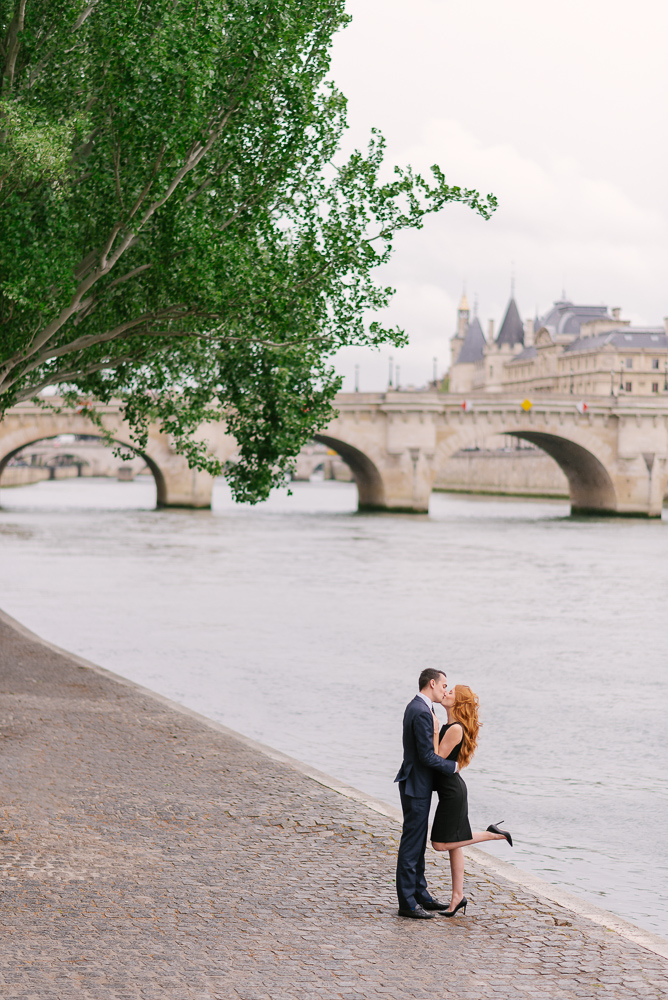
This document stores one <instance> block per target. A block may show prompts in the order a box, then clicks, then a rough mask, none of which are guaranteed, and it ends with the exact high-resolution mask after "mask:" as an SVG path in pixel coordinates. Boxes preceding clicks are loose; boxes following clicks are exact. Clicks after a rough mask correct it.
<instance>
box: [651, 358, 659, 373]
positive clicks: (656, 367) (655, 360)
mask: <svg viewBox="0 0 668 1000" xmlns="http://www.w3.org/2000/svg"><path fill="white" fill-rule="evenodd" d="M652 369H653V371H655V372H658V370H659V359H658V358H652Z"/></svg>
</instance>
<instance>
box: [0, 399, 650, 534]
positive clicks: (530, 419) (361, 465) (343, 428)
mask: <svg viewBox="0 0 668 1000" xmlns="http://www.w3.org/2000/svg"><path fill="white" fill-rule="evenodd" d="M335 405H336V408H337V410H338V415H337V416H336V417H335V418H334V419H333V420H332V421H331V423H330V424H329V425H328V426H327V427H326V428H325V429H324V430H323V431H322V432H321V433H320V434H317V435H316V440H318V441H321V442H323V443H324V444H326V445H328V446H329V447H330V448H332V449H334V450H335V451H337V452H338V453H339V455H341V457H342V458H343V459H344V460H345V461H346V462H347V463H348V465H349V466H350V469H351V471H352V473H353V476H354V478H355V481H356V483H357V487H358V493H359V506H360V509H361V510H395V511H426V510H427V509H428V506H429V498H430V495H431V491H432V486H433V484H434V481H435V479H436V476H437V473H438V471H439V468H440V467H441V466H442V464H443V463H445V462H446V461H447V459H448V458H450V456H451V455H453V454H454V453H455V452H456V451H459V449H460V448H471V447H475V446H477V445H478V444H479V443H480V442H481V441H482V440H484V438H486V437H491V436H493V435H498V434H507V435H510V436H512V437H515V438H521V439H523V440H525V441H530V442H531V443H533V444H534V445H536V446H537V447H539V448H542V449H543V451H545V452H547V454H548V455H551V457H552V458H553V459H554V460H555V461H556V462H557V463H558V464H559V465H560V467H561V468H562V470H563V471H564V473H565V475H566V477H567V479H568V483H569V487H570V499H571V508H572V510H573V512H574V513H595V514H618V515H641V516H646V517H660V516H661V508H662V504H663V497H664V494H665V492H666V488H667V486H668V469H667V461H666V460H667V458H668V399H663V398H662V397H659V398H641V399H631V398H624V397H622V398H617V397H610V398H609V399H608V398H603V397H593V399H592V401H591V402H590V403H588V407H587V409H586V411H585V412H582V413H581V412H579V409H578V406H577V401H576V400H574V398H573V396H565V397H560V398H557V397H553V396H550V398H549V399H547V398H546V399H541V398H540V397H537V398H535V399H534V400H533V403H532V406H531V408H530V409H528V410H525V409H523V407H522V400H521V399H520V398H517V397H515V398H510V397H507V396H501V395H491V394H484V395H483V394H480V395H470V396H468V397H467V398H466V400H464V399H463V398H461V397H457V396H451V395H443V394H440V393H437V392H433V391H432V392H404V391H396V392H395V391H389V392H384V393H339V394H338V396H337V397H336V404H335ZM580 408H581V407H580ZM99 412H101V414H102V417H103V421H104V424H105V426H106V427H107V428H108V429H109V430H110V431H111V433H112V435H113V436H114V438H115V439H116V440H117V441H119V442H120V443H122V444H126V445H128V446H129V447H132V445H131V441H130V434H129V428H128V426H127V425H126V424H124V423H123V421H122V420H121V415H120V410H119V407H118V406H116V405H113V404H111V405H109V406H102V407H100V408H99ZM94 433H95V428H94V427H93V425H92V424H91V422H90V420H88V419H87V417H86V416H85V413H83V412H82V413H75V412H74V411H70V410H68V411H64V412H63V413H61V414H55V413H53V412H52V411H50V410H44V409H42V408H40V407H37V406H34V405H33V404H29V403H25V404H21V405H19V406H16V407H14V408H13V409H11V410H9V411H8V412H7V413H6V415H5V418H4V420H3V421H2V423H0V474H1V473H2V469H3V468H4V466H5V465H6V463H7V462H8V461H9V459H10V458H11V457H12V456H13V455H15V454H16V453H17V452H18V451H20V450H21V449H22V448H24V447H25V446H26V445H28V444H32V443H33V442H35V441H38V440H42V439H44V438H51V437H56V436H58V435H60V434H94ZM202 437H205V438H206V440H207V441H208V442H209V445H210V448H211V451H212V452H213V453H214V454H215V455H217V457H218V458H220V459H221V460H222V461H226V460H228V459H230V458H232V457H233V456H234V453H235V450H236V443H235V441H234V439H233V438H232V437H231V436H230V435H229V434H228V433H227V431H226V428H225V424H224V423H221V424H209V425H206V426H204V427H203V428H202ZM141 454H142V456H143V457H144V459H145V460H146V463H147V464H148V466H149V468H150V469H151V471H152V472H153V475H154V477H155V480H156V485H157V497H158V504H159V506H166V507H171V506H178V507H208V506H210V504H211V490H212V487H213V480H212V479H211V477H210V476H208V475H207V474H206V473H201V472H196V471H192V470H190V469H189V468H188V466H187V463H186V461H185V459H183V458H181V457H180V456H179V455H177V454H176V452H175V450H174V447H173V444H172V442H171V440H170V438H169V436H168V435H166V434H164V433H162V431H161V430H160V428H159V427H157V426H152V427H151V428H150V431H149V438H148V445H147V447H146V449H145V451H142V452H141Z"/></svg>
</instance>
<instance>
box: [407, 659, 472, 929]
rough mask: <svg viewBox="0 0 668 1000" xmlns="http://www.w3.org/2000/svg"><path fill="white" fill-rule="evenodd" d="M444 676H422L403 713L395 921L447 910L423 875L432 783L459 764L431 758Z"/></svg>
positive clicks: (429, 672)
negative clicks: (401, 823) (401, 818)
mask: <svg viewBox="0 0 668 1000" xmlns="http://www.w3.org/2000/svg"><path fill="white" fill-rule="evenodd" d="M447 683H448V682H447V678H446V676H445V674H444V673H443V671H442V670H433V669H432V668H427V669H426V670H423V671H422V673H421V674H420V679H419V681H418V686H419V688H420V693H419V694H416V695H415V697H414V698H413V700H412V701H411V702H409V703H408V705H407V706H406V711H405V712H404V760H403V763H402V765H401V767H400V769H399V774H398V775H397V776H396V778H395V779H394V780H395V781H398V782H399V794H400V796H401V808H402V810H403V813H404V827H403V830H402V833H401V843H400V844H399V856H398V858H397V896H398V897H399V916H400V917H414V918H416V919H422V920H425V919H429V918H431V917H434V916H435V915H436V911H439V910H447V908H448V907H447V906H446V905H445V904H443V903H439V902H438V900H437V899H432V897H431V895H430V893H429V890H428V888H427V880H426V878H425V875H424V852H425V850H426V847H427V827H428V825H429V808H430V806H431V793H432V791H433V788H434V777H435V775H436V773H437V772H438V771H443V772H445V773H446V774H453V773H454V772H455V771H456V770H457V764H456V763H455V761H453V760H445V759H444V758H443V757H439V756H438V754H435V753H434V708H433V705H434V702H439V703H440V702H441V700H442V698H443V695H444V694H445V693H446V691H447Z"/></svg>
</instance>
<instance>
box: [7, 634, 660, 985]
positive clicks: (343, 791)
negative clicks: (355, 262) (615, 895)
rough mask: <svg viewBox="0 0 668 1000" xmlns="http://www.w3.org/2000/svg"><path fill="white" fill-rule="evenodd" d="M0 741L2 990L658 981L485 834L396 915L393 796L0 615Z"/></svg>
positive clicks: (640, 943) (602, 923) (598, 917)
mask: <svg viewBox="0 0 668 1000" xmlns="http://www.w3.org/2000/svg"><path fill="white" fill-rule="evenodd" d="M398 742H399V741H398ZM0 761H1V766H2V774H3V783H2V814H1V815H2V824H1V825H2V832H1V834H0V844H1V856H2V872H3V903H2V907H1V908H0V933H1V934H2V939H3V948H2V953H1V954H0V984H1V988H2V993H3V997H6V998H9V1000H11V998H17V1000H18V998H19V997H20V998H39V1000H70V998H77V1000H80V998H85V1000H88V998H90V1000H112V998H113V1000H119V998H123V1000H153V998H155V1000H157V998H160V1000H218V998H221V1000H222V998H225V1000H229V998H232V1000H307V998H308V1000H381V998H383V1000H388V998H391V1000H415V998H420V1000H432V998H433V1000H442V998H443V996H453V997H457V1000H460V998H466V1000H481V998H488V997H490V998H491V997H502V998H504V1000H505V998H509V997H513V998H518V1000H541V998H542V1000H575V998H579V1000H582V998H584V1000H588V998H593V997H597V998H600V997H604V998H608V1000H636V998H637V1000H659V998H661V997H665V996H666V995H668V942H666V941H664V940H663V939H661V938H658V937H655V936H653V935H651V934H647V933H645V932H643V931H641V930H640V929H639V928H636V927H633V926H632V925H630V924H626V923H625V922H624V921H621V920H619V919H618V918H616V917H614V916H613V915H612V914H607V913H606V912H605V911H603V910H597V909H596V908H591V907H587V906H585V905H583V904H581V903H580V901H578V900H575V899H572V898H567V897H565V896H564V894H561V899H559V898H556V897H558V896H559V894H558V893H557V892H556V890H554V889H552V888H551V887H549V886H546V885H545V884H544V883H541V882H539V881H538V880H536V879H533V880H532V879H531V878H529V877H525V876H523V875H522V873H521V872H518V871H517V870H516V869H514V868H512V866H509V865H503V863H502V862H499V861H496V860H494V859H490V858H489V857H488V856H487V855H484V854H483V853H482V852H475V851H471V852H469V854H468V856H467V866H466V882H465V890H466V893H467V895H468V897H469V900H470V903H469V908H468V912H467V914H466V916H465V917H461V916H458V917H456V918H455V919H453V920H446V919H444V918H442V917H437V918H435V919H434V920H431V921H411V920H402V919H401V918H399V917H397V915H396V898H395V895H394V884H393V877H394V866H395V859H396V850H397V844H398V837H399V833H400V824H399V822H398V820H397V813H396V810H393V809H391V808H389V807H387V806H386V805H384V804H383V803H379V802H377V801H375V800H373V799H370V798H369V797H367V796H365V795H363V794H362V793H360V792H357V791H356V790H355V789H351V788H349V787H347V786H346V785H344V784H343V783H341V782H338V781H337V780H336V779H333V778H331V777H329V776H327V775H323V774H320V773H319V772H317V771H313V770H312V769H310V768H308V767H307V766H305V765H302V764H299V763H298V762H295V761H291V760H290V759H289V758H287V757H285V756H284V755H283V754H280V753H277V752H276V751H273V750H271V749H270V748H266V747H262V746H260V745H259V744H256V743H254V742H253V741H251V740H248V739H246V738H244V737H241V736H239V735H238V734H236V733H233V732H231V731H230V730H228V729H226V728H225V727H223V726H221V725H218V724H217V723H215V722H212V721H211V720H208V719H205V718H203V717H201V716H199V715H197V714H196V713H194V712H192V711H190V710H188V709H185V708H183V707H181V706H178V705H175V704H173V703H172V702H170V701H168V700H167V699H165V698H162V697H160V696H158V695H155V694H153V693H151V692H149V691H146V690H145V689H143V688H141V687H139V686H137V685H135V684H133V683H131V682H129V681H126V680H124V679H123V678H119V677H117V676H115V675H113V674H111V673H109V672H107V671H105V670H103V669H101V668H99V667H95V666H94V665H92V664H89V663H87V662H86V661H84V660H81V659H79V658H78V657H75V656H72V655H70V654H68V653H66V652H64V651H62V650H59V649H57V648H56V647H54V646H51V645H50V644H48V643H45V642H43V641H42V640H40V639H39V638H38V637H37V636H35V635H33V634H32V633H30V632H28V631H27V630H26V629H24V628H23V627H22V626H20V625H19V624H18V623H17V622H15V621H13V620H12V619H10V618H9V617H8V616H6V615H2V614H0ZM395 764H396V761H392V762H389V761H388V767H391V766H392V765H395ZM444 862H445V859H444V858H443V857H441V856H439V855H436V854H435V853H434V852H432V851H431V850H429V851H428V862H427V868H428V878H429V882H430V885H431V887H432V891H433V892H434V894H435V895H437V896H440V897H441V898H444V899H446V898H447V894H448V871H447V865H446V864H445V863H444Z"/></svg>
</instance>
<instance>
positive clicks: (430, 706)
mask: <svg viewBox="0 0 668 1000" xmlns="http://www.w3.org/2000/svg"><path fill="white" fill-rule="evenodd" d="M418 698H422V700H423V702H424V703H425V705H426V706H427V708H428V709H429V711H430V712H433V711H434V703H433V701H432V700H431V698H428V697H427V695H426V694H422V691H418Z"/></svg>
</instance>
